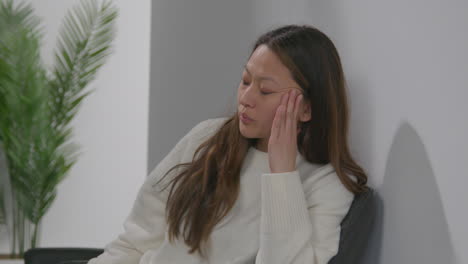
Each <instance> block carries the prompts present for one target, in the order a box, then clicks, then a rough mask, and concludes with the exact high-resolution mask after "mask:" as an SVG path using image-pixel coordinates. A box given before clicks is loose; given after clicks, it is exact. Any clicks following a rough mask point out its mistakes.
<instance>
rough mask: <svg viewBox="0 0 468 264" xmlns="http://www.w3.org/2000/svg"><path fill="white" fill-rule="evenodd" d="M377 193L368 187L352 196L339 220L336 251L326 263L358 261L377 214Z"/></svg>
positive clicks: (336, 263) (337, 263)
mask: <svg viewBox="0 0 468 264" xmlns="http://www.w3.org/2000/svg"><path fill="white" fill-rule="evenodd" d="M376 195H377V193H376V192H375V190H373V189H369V190H368V191H367V192H365V193H360V194H357V195H356V196H355V197H354V200H353V202H352V203H351V207H350V208H349V211H348V213H347V214H346V216H345V218H344V219H343V221H342V222H341V234H340V242H339V247H338V253H337V254H336V256H334V257H333V258H332V259H331V260H330V261H329V262H328V264H343V263H347V264H350V263H352V264H354V263H360V261H361V260H362V257H363V256H364V253H365V250H366V248H367V243H368V241H369V239H370V237H371V232H372V230H373V226H374V222H375V218H376V215H377V207H376V206H377V197H376Z"/></svg>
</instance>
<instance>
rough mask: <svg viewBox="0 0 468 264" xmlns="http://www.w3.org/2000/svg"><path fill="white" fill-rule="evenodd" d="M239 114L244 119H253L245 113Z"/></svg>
mask: <svg viewBox="0 0 468 264" xmlns="http://www.w3.org/2000/svg"><path fill="white" fill-rule="evenodd" d="M241 116H242V117H243V118H245V119H248V120H251V121H254V120H253V119H252V118H251V117H250V116H248V115H247V114H245V113H242V114H241Z"/></svg>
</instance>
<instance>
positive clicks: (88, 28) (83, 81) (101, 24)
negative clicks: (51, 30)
mask: <svg viewBox="0 0 468 264" xmlns="http://www.w3.org/2000/svg"><path fill="white" fill-rule="evenodd" d="M116 17H117V9H116V8H115V7H113V6H112V5H111V3H110V2H105V3H103V4H102V5H100V6H99V5H98V3H97V1H94V0H90V1H81V5H80V6H77V7H75V8H73V9H72V10H71V11H70V12H68V14H67V17H66V18H65V20H64V23H63V28H62V30H61V31H60V36H59V41H58V50H57V51H55V54H54V55H55V68H54V70H53V75H54V79H53V80H52V83H51V85H52V86H53V87H54V89H52V91H53V93H52V94H51V96H52V97H55V98H61V99H62V100H60V101H54V102H53V105H51V107H52V111H55V112H59V113H66V115H57V116H56V119H55V120H53V125H55V126H64V125H67V124H68V123H69V122H70V120H71V119H72V118H73V117H74V115H75V114H76V111H77V108H78V106H79V105H80V103H81V101H82V100H83V99H84V98H85V97H86V96H87V95H88V94H89V93H90V92H91V91H88V92H83V88H84V87H85V86H86V85H87V84H88V83H89V82H90V81H92V80H93V79H94V78H95V76H96V72H97V70H98V69H99V68H100V67H101V66H102V65H103V64H104V62H105V59H106V58H107V56H108V55H109V54H110V43H111V41H112V40H113V39H114V35H115V26H114V20H115V18H116ZM64 110H65V111H64Z"/></svg>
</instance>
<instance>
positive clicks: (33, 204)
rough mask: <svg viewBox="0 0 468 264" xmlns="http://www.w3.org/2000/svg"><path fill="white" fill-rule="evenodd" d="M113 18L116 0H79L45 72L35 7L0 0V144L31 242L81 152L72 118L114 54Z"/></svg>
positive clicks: (62, 31) (65, 20) (68, 15)
mask: <svg viewBox="0 0 468 264" xmlns="http://www.w3.org/2000/svg"><path fill="white" fill-rule="evenodd" d="M116 17H117V9H116V8H115V7H114V6H113V5H111V2H109V1H106V2H104V3H102V4H98V2H97V1H96V0H86V1H85V0H82V1H81V2H80V5H79V6H76V7H74V8H73V9H72V10H71V11H70V12H68V13H67V16H66V17H65V19H64V23H63V25H62V28H61V30H60V34H59V39H58V45H57V47H58V48H57V50H56V51H55V52H54V56H55V64H54V67H53V69H52V70H51V72H50V73H48V72H47V71H46V69H45V68H44V65H43V64H42V62H41V59H40V55H39V50H40V48H39V45H40V40H41V38H42V33H41V29H40V23H39V22H40V21H39V19H38V18H37V17H35V16H34V15H33V9H32V7H31V6H30V5H26V4H21V5H18V6H16V7H15V6H13V1H12V0H0V143H1V145H2V147H3V150H4V152H5V155H6V160H7V167H8V172H9V175H10V183H11V188H12V191H13V192H12V193H13V194H14V195H13V196H14V197H13V198H14V200H15V201H16V203H17V205H18V209H19V210H21V213H22V214H23V215H24V216H26V217H27V219H29V220H30V221H31V222H32V223H33V224H35V225H36V228H35V231H34V234H33V239H32V247H34V246H35V241H36V238H37V236H36V235H37V225H38V224H39V222H40V220H41V219H42V217H43V216H44V215H45V213H46V212H47V210H48V209H49V208H50V206H51V205H52V203H53V201H54V200H55V198H56V195H57V192H56V186H57V185H58V184H59V183H60V182H61V181H62V180H63V179H64V178H65V177H66V175H67V174H68V172H69V170H70V169H71V168H72V166H73V165H74V164H75V163H76V161H77V158H78V156H79V153H78V145H76V144H74V143H73V142H71V139H72V136H73V130H72V128H71V127H70V121H71V120H72V119H73V118H74V116H75V115H76V113H77V111H78V108H79V106H80V104H81V102H82V101H83V100H84V98H86V97H87V96H88V95H89V94H90V93H91V91H87V90H86V89H85V88H86V86H87V85H88V84H89V83H90V82H91V81H92V80H94V79H95V77H96V73H97V71H98V69H99V68H100V67H101V66H102V65H103V64H104V62H105V60H106V59H107V57H108V56H109V55H110V53H111V50H110V47H111V42H112V41H113V39H114V35H115V25H114V24H115V19H116ZM14 235H15V234H14ZM20 253H22V252H21V248H20Z"/></svg>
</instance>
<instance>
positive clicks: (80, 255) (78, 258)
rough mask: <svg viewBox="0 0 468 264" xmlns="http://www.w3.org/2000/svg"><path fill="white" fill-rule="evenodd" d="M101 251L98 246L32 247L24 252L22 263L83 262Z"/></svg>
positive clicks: (70, 263) (71, 263)
mask: <svg viewBox="0 0 468 264" xmlns="http://www.w3.org/2000/svg"><path fill="white" fill-rule="evenodd" d="M103 252H104V249H100V248H33V249H29V250H28V251H26V252H25V253H24V264H84V263H87V262H88V260H90V259H92V258H94V257H97V256H99V255H101V254H102V253H103Z"/></svg>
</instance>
